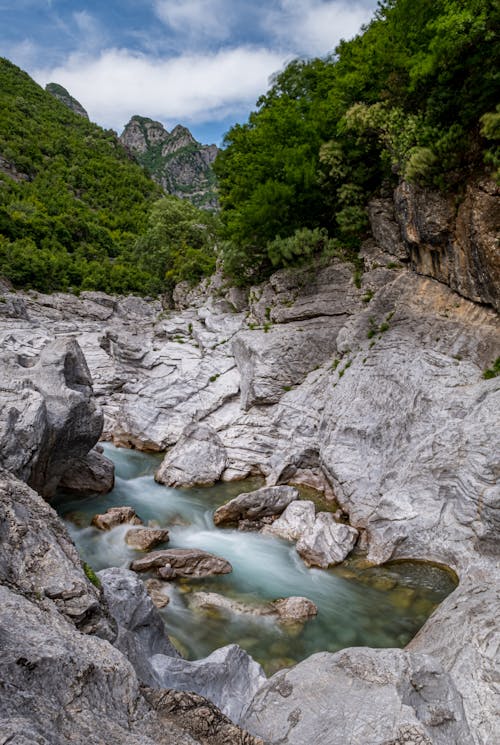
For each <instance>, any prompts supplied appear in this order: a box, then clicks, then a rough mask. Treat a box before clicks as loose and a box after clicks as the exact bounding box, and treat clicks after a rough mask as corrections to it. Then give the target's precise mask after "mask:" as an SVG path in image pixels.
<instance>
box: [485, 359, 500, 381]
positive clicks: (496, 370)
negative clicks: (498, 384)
mask: <svg viewBox="0 0 500 745" xmlns="http://www.w3.org/2000/svg"><path fill="white" fill-rule="evenodd" d="M498 375H500V357H497V358H496V360H495V361H494V362H493V364H492V366H491V367H488V368H487V369H486V370H485V371H484V373H483V378H484V379H485V380H490V379H491V378H496V377H497V376H498Z"/></svg>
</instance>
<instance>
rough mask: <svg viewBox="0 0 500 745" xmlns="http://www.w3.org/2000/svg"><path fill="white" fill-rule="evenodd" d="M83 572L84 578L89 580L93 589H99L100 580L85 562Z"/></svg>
mask: <svg viewBox="0 0 500 745" xmlns="http://www.w3.org/2000/svg"><path fill="white" fill-rule="evenodd" d="M83 571H84V572H85V576H86V577H87V579H88V580H90V582H92V584H93V585H94V586H95V587H97V588H98V589H100V587H101V580H100V579H99V577H98V576H97V574H96V573H95V572H94V570H93V569H92V567H91V566H90V565H89V564H87V562H86V561H84V562H83Z"/></svg>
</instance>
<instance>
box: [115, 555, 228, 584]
mask: <svg viewBox="0 0 500 745" xmlns="http://www.w3.org/2000/svg"><path fill="white" fill-rule="evenodd" d="M130 568H131V569H132V570H133V571H134V572H149V571H151V570H153V569H155V570H156V573H157V574H158V576H159V577H160V578H161V579H175V578H177V577H210V576H212V575H213V574H229V572H232V570H233V568H232V566H231V564H230V563H229V562H228V561H226V560H225V559H221V558H220V557H218V556H214V555H213V554H210V553H208V551H200V550H199V549H196V548H167V549H165V550H164V551H153V552H152V553H150V554H148V555H147V556H145V557H144V558H143V559H136V560H135V561H133V562H132V564H131V565H130Z"/></svg>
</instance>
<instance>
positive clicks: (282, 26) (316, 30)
mask: <svg viewBox="0 0 500 745" xmlns="http://www.w3.org/2000/svg"><path fill="white" fill-rule="evenodd" d="M372 14H373V7H372V6H370V7H367V6H366V5H365V4H362V3H361V2H356V1H355V0H354V2H352V3H346V2H344V1H343V0H340V1H339V0H333V1H332V2H322V0H280V2H279V9H274V10H270V11H269V12H268V13H267V15H266V18H265V20H264V26H265V27H266V29H267V31H268V32H269V33H271V34H272V35H273V36H274V37H275V38H276V39H277V40H279V41H280V42H281V43H282V44H285V45H286V46H287V47H288V48H291V49H294V50H296V51H297V52H299V53H300V54H305V55H311V56H315V55H318V56H321V55H324V54H327V53H328V52H331V51H333V49H334V47H335V46H336V45H337V44H338V42H339V41H340V40H341V39H350V38H351V37H353V36H355V35H356V34H357V33H358V31H359V30H360V28H361V26H362V24H364V23H367V22H368V21H369V20H370V18H371V16H372Z"/></svg>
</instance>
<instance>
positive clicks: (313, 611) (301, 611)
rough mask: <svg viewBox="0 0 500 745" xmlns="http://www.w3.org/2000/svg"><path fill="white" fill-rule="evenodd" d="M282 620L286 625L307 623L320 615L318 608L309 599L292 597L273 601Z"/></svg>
mask: <svg viewBox="0 0 500 745" xmlns="http://www.w3.org/2000/svg"><path fill="white" fill-rule="evenodd" d="M272 605H273V608H275V609H276V611H277V613H278V615H279V617H280V620H281V621H283V622H285V623H290V622H292V623H294V622H302V621H307V620H308V619H309V618H314V616H316V615H317V614H318V608H317V607H316V605H315V604H314V603H313V602H312V600H309V599H308V598H302V597H296V596H292V597H289V598H280V599H279V600H274V601H273V604H272Z"/></svg>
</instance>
